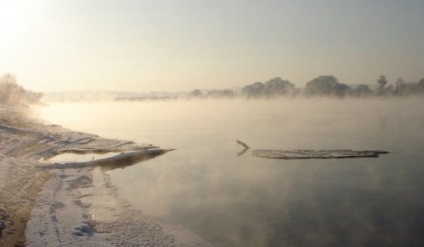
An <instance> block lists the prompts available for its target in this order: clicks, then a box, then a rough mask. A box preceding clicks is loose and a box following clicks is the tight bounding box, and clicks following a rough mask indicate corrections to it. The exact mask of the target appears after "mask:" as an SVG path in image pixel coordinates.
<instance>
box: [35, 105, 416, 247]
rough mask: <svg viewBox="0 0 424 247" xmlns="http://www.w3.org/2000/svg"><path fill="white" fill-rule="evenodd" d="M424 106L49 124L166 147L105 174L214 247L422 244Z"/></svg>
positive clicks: (46, 114) (77, 110) (280, 109)
mask: <svg viewBox="0 0 424 247" xmlns="http://www.w3.org/2000/svg"><path fill="white" fill-rule="evenodd" d="M423 103H424V100H423V99H418V98H409V99H406V98H403V99H394V98H392V99H352V100H340V99H317V98H311V99H303V98H297V99H278V100H268V101H267V100H264V101H260V100H252V101H243V100H222V101H218V100H191V101H171V102H131V103H124V102H120V103H115V102H107V103H62V104H53V105H50V106H47V107H44V108H43V109H40V114H41V117H42V118H44V119H46V120H48V121H50V122H52V123H55V124H59V125H62V126H64V127H69V128H72V129H74V130H78V131H85V132H90V133H95V134H98V135H100V136H103V137H108V138H119V139H127V140H134V141H137V142H142V143H152V144H154V145H159V146H161V147H163V148H175V149H176V150H175V151H172V152H170V153H167V154H166V155H163V156H160V157H158V158H155V159H153V160H149V161H147V162H142V163H139V164H137V165H134V166H131V167H127V168H125V169H117V170H113V171H111V172H110V176H111V179H112V182H113V183H114V184H115V185H116V186H117V188H118V191H119V192H120V193H121V194H122V195H123V196H124V197H125V198H126V199H128V200H129V202H130V203H131V204H132V205H133V206H134V207H136V208H139V209H141V210H142V211H144V212H145V213H146V214H151V215H155V216H158V217H161V218H165V219H167V220H169V221H172V222H176V223H179V224H182V225H184V226H185V227H186V228H188V229H190V230H191V231H193V232H195V233H197V234H199V235H200V236H202V237H203V238H204V239H206V240H207V241H209V242H211V243H212V244H214V245H215V246H421V245H423V244H424V237H423V236H422V232H423V230H424V213H423V211H422V208H424V197H423V196H424V182H423V179H422V178H423V175H424V167H423V164H424V154H423V152H422V147H423V146H424V131H423V126H424V113H423V111H422V106H423ZM236 139H240V140H242V141H244V142H246V143H247V144H248V145H250V146H251V147H252V148H253V149H255V148H266V149H283V150H288V149H355V150H366V149H381V150H387V151H390V152H391V153H390V154H387V155H384V156H381V157H380V158H363V159H343V160H339V159H337V160H267V159H260V158H256V157H252V156H251V153H250V150H248V151H247V152H246V153H245V154H244V155H242V156H239V157H237V153H238V152H239V151H240V150H241V149H242V148H241V147H238V146H237V145H236V142H235V140H236Z"/></svg>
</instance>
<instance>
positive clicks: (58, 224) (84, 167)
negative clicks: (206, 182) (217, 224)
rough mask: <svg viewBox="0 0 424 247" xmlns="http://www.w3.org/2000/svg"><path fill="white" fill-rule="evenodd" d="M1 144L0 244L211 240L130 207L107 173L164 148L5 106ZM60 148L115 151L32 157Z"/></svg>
mask: <svg viewBox="0 0 424 247" xmlns="http://www.w3.org/2000/svg"><path fill="white" fill-rule="evenodd" d="M0 150H1V152H0V196H1V201H0V208H1V209H4V210H7V212H8V213H9V214H10V216H11V219H13V222H12V221H10V222H9V223H7V222H6V223H7V224H6V226H7V227H6V228H5V229H3V235H2V238H1V241H0V246H10V245H15V244H19V245H21V246H22V245H25V246H211V245H210V244H208V243H206V242H205V241H204V240H202V239H201V238H200V237H198V236H196V235H194V234H193V233H191V232H190V231H188V230H187V229H185V228H184V227H182V226H180V225H176V224H172V223H169V222H166V221H164V220H162V219H157V218H154V217H150V216H146V215H144V214H143V213H142V212H140V211H138V210H135V209H133V208H131V206H130V205H128V203H127V202H126V200H125V198H120V196H119V195H118V193H117V191H116V188H115V187H114V185H113V184H112V183H111V181H110V178H109V176H108V174H107V173H106V171H107V170H108V169H114V168H115V167H116V166H126V165H128V164H131V163H136V162H139V161H140V160H144V159H149V158H153V157H154V156H157V155H160V154H163V153H165V152H166V151H168V150H164V149H159V148H157V147H154V146H152V145H146V144H142V145H139V144H135V143H133V142H128V141H119V140H113V139H104V138H101V137H99V136H96V135H92V134H86V133H80V132H74V131H70V130H67V129H64V128H62V127H60V126H57V125H46V124H42V123H39V122H38V121H35V120H30V119H29V118H27V117H26V116H25V115H24V114H23V113H22V109H19V110H17V109H16V108H11V107H7V106H3V105H0ZM65 152H80V153H99V152H102V153H106V152H120V153H121V154H118V155H116V156H113V157H111V158H106V159H102V160H93V161H88V162H80V163H67V164H58V163H56V164H49V163H46V164H43V163H40V162H38V160H40V159H42V158H45V159H48V158H50V157H53V156H55V155H58V154H60V153H65ZM105 165H107V166H106V167H105ZM102 167H103V168H102ZM46 168H48V169H46ZM65 168H66V169H65Z"/></svg>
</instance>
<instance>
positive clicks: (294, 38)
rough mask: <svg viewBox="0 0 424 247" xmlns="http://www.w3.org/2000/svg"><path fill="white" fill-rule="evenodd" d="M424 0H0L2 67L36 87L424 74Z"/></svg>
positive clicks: (152, 87) (127, 87) (234, 83)
mask: <svg viewBox="0 0 424 247" xmlns="http://www.w3.org/2000/svg"><path fill="white" fill-rule="evenodd" d="M423 13H424V1H423V0H291V1H289V0H255V1H253V0H168V1H165V0H0V74H3V73H6V72H10V73H12V74H14V75H15V76H16V77H17V79H18V83H19V84H21V85H22V86H24V87H25V88H28V89H31V90H35V91H64V90H96V89H100V90H122V91H141V92H142V91H180V90H192V89H195V88H231V87H239V86H244V85H246V84H250V83H253V82H255V81H266V80H268V79H270V78H272V77H277V76H279V77H282V78H283V79H288V80H290V81H291V82H293V83H295V84H296V85H297V86H298V87H303V86H304V85H305V83H306V82H308V81H309V80H311V79H313V78H315V77H317V76H319V75H328V74H331V75H334V76H336V77H337V78H338V79H339V81H340V82H343V83H368V84H374V83H375V81H376V80H377V78H378V77H379V76H380V75H381V74H384V75H386V76H387V78H388V79H389V81H390V82H394V81H395V80H396V79H397V78H399V77H402V78H404V79H405V81H418V80H419V79H420V78H423V77H424V14H423Z"/></svg>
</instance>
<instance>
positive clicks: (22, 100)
mask: <svg viewBox="0 0 424 247" xmlns="http://www.w3.org/2000/svg"><path fill="white" fill-rule="evenodd" d="M42 96H43V94H42V93H36V92H32V91H29V90H26V89H24V88H23V87H21V86H19V85H18V84H17V83H16V78H15V76H13V75H11V74H5V75H3V76H1V77H0V104H5V105H18V104H31V103H35V102H37V101H39V100H40V99H41V97H42Z"/></svg>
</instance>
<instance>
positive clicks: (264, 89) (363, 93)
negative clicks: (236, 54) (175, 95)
mask: <svg viewBox="0 0 424 247" xmlns="http://www.w3.org/2000/svg"><path fill="white" fill-rule="evenodd" d="M299 95H304V96H330V97H346V96H350V97H371V96H376V97H380V96H409V95H424V78H422V79H421V80H419V81H418V82H410V83H406V82H405V81H404V80H403V79H402V78H399V79H398V80H397V81H396V82H395V83H394V84H391V85H389V84H388V81H387V79H386V76H384V75H382V76H380V77H379V78H378V79H377V81H376V87H375V88H374V89H371V88H370V87H369V86H368V85H366V84H359V85H357V86H349V85H347V84H344V83H341V82H339V80H338V79H337V78H336V77H335V76H333V75H322V76H319V77H317V78H314V79H312V80H311V81H309V82H308V83H306V86H305V88H304V89H297V88H296V87H295V85H294V84H293V83H291V82H290V81H288V80H283V79H281V78H280V77H275V78H272V79H270V80H268V81H266V82H264V83H263V82H255V83H252V84H249V85H246V86H244V87H242V88H241V90H240V91H239V92H234V91H233V90H230V89H225V90H211V91H207V92H202V91H201V90H199V89H195V90H193V91H191V92H190V93H189V96H188V97H189V98H233V97H235V96H242V97H246V98H267V99H268V98H275V97H281V96H299Z"/></svg>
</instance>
